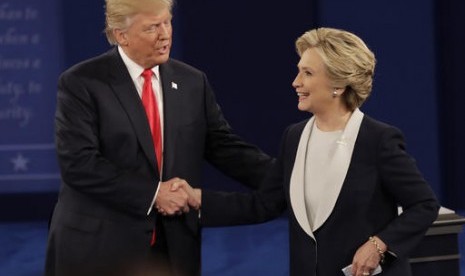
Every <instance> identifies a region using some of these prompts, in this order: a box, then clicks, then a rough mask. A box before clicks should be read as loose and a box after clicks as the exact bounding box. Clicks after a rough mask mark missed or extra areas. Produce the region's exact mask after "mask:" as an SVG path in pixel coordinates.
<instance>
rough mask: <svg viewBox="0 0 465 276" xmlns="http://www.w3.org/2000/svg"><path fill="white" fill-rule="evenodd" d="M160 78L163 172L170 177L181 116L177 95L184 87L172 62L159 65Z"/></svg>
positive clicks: (179, 95)
mask: <svg viewBox="0 0 465 276" xmlns="http://www.w3.org/2000/svg"><path fill="white" fill-rule="evenodd" d="M160 79H161V85H162V89H163V106H164V108H163V112H164V113H163V116H164V124H163V126H164V140H163V142H164V145H163V172H164V174H163V175H165V176H166V177H172V176H171V175H170V173H169V172H172V171H174V164H175V158H176V155H175V154H174V144H175V141H176V136H177V134H178V133H177V129H178V127H177V125H178V123H179V120H178V119H177V118H178V117H179V116H182V112H183V110H182V107H181V105H180V103H181V102H182V101H181V100H180V99H179V97H181V96H182V94H184V93H185V92H184V93H183V90H184V89H185V88H186V87H184V86H183V83H182V82H181V81H180V80H179V77H178V76H176V74H175V72H174V68H173V62H172V61H171V60H168V62H166V63H164V64H161V65H160Z"/></svg>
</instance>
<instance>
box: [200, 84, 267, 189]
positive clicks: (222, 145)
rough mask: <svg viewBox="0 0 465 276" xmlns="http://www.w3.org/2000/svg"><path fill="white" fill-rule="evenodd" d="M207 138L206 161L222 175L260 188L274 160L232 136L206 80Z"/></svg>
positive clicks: (254, 187) (234, 135)
mask: <svg viewBox="0 0 465 276" xmlns="http://www.w3.org/2000/svg"><path fill="white" fill-rule="evenodd" d="M204 82H205V88H206V93H205V106H206V116H207V124H208V125H207V138H206V145H205V157H206V159H207V160H208V161H209V162H210V163H211V164H212V165H214V166H215V167H216V168H217V169H219V170H220V171H221V172H223V173H224V174H226V175H227V176H229V177H231V178H233V179H235V180H237V181H239V182H241V183H242V184H244V185H246V186H248V187H249V188H252V189H256V188H258V186H259V184H260V182H261V181H263V178H264V176H265V174H266V173H267V171H268V170H269V168H270V166H271V165H272V162H273V159H272V158H271V157H270V156H268V155H267V154H265V153H264V152H262V151H261V150H260V149H259V148H258V147H256V146H254V145H251V144H249V143H246V142H245V141H244V140H242V138H241V137H239V136H238V135H236V134H234V133H233V132H232V129H231V126H230V125H229V124H228V122H227V121H226V119H225V118H224V116H223V113H222V111H221V108H220V106H219V105H218V104H217V102H216V100H215V95H214V93H213V91H212V88H211V86H210V84H209V83H208V80H207V78H206V76H205V75H204Z"/></svg>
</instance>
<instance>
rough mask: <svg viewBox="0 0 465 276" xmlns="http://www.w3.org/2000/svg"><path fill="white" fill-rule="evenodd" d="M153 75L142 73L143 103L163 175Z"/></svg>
mask: <svg viewBox="0 0 465 276" xmlns="http://www.w3.org/2000/svg"><path fill="white" fill-rule="evenodd" d="M152 75H153V72H152V70H151V69H145V70H144V72H143V73H142V77H144V86H143V87H142V104H143V105H144V108H145V113H146V114H147V119H148V121H149V125H150V131H151V132H152V141H153V146H154V148H155V156H156V157H157V165H158V172H159V173H160V175H161V162H162V144H161V124H160V114H159V112H158V105H157V101H156V99H155V94H154V93H153V88H152ZM155 240H156V238H155V228H154V229H153V232H152V240H151V241H150V245H154V244H155Z"/></svg>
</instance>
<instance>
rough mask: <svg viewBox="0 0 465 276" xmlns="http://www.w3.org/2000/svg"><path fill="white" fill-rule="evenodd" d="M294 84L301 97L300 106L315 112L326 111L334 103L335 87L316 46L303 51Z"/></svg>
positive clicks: (303, 109) (304, 109)
mask: <svg viewBox="0 0 465 276" xmlns="http://www.w3.org/2000/svg"><path fill="white" fill-rule="evenodd" d="M297 68H298V73H297V76H296V78H295V80H294V82H293V83H292V86H293V87H294V88H295V90H296V92H297V96H298V97H299V103H298V108H299V110H301V111H308V112H311V113H313V114H318V113H319V112H320V113H321V112H325V111H327V110H328V108H329V107H330V106H331V105H333V104H334V100H335V99H334V98H333V96H332V93H333V91H334V87H333V86H332V85H331V81H330V79H329V78H328V76H327V73H326V67H325V65H324V63H323V59H322V58H321V56H320V54H318V52H317V51H316V50H315V48H309V49H307V50H305V52H303V54H302V56H301V58H300V61H299V63H298V64H297Z"/></svg>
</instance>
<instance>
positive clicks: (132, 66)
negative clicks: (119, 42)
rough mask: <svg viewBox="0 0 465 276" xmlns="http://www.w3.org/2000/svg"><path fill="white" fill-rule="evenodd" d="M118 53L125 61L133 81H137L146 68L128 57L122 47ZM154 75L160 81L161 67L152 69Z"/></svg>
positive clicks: (119, 47)
mask: <svg viewBox="0 0 465 276" xmlns="http://www.w3.org/2000/svg"><path fill="white" fill-rule="evenodd" d="M118 52H119V54H120V55H121V58H122V59H123V62H124V64H125V65H126V68H128V71H129V75H130V76H131V79H132V80H133V81H136V80H137V79H138V78H139V77H140V75H141V74H142V72H144V70H145V68H143V67H142V66H140V65H139V64H137V63H136V62H134V61H133V60H132V59H131V58H130V57H128V56H127V55H126V53H125V52H124V50H123V48H121V46H118ZM152 71H153V74H154V75H155V78H157V80H159V79H160V66H158V65H156V66H155V67H152Z"/></svg>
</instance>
